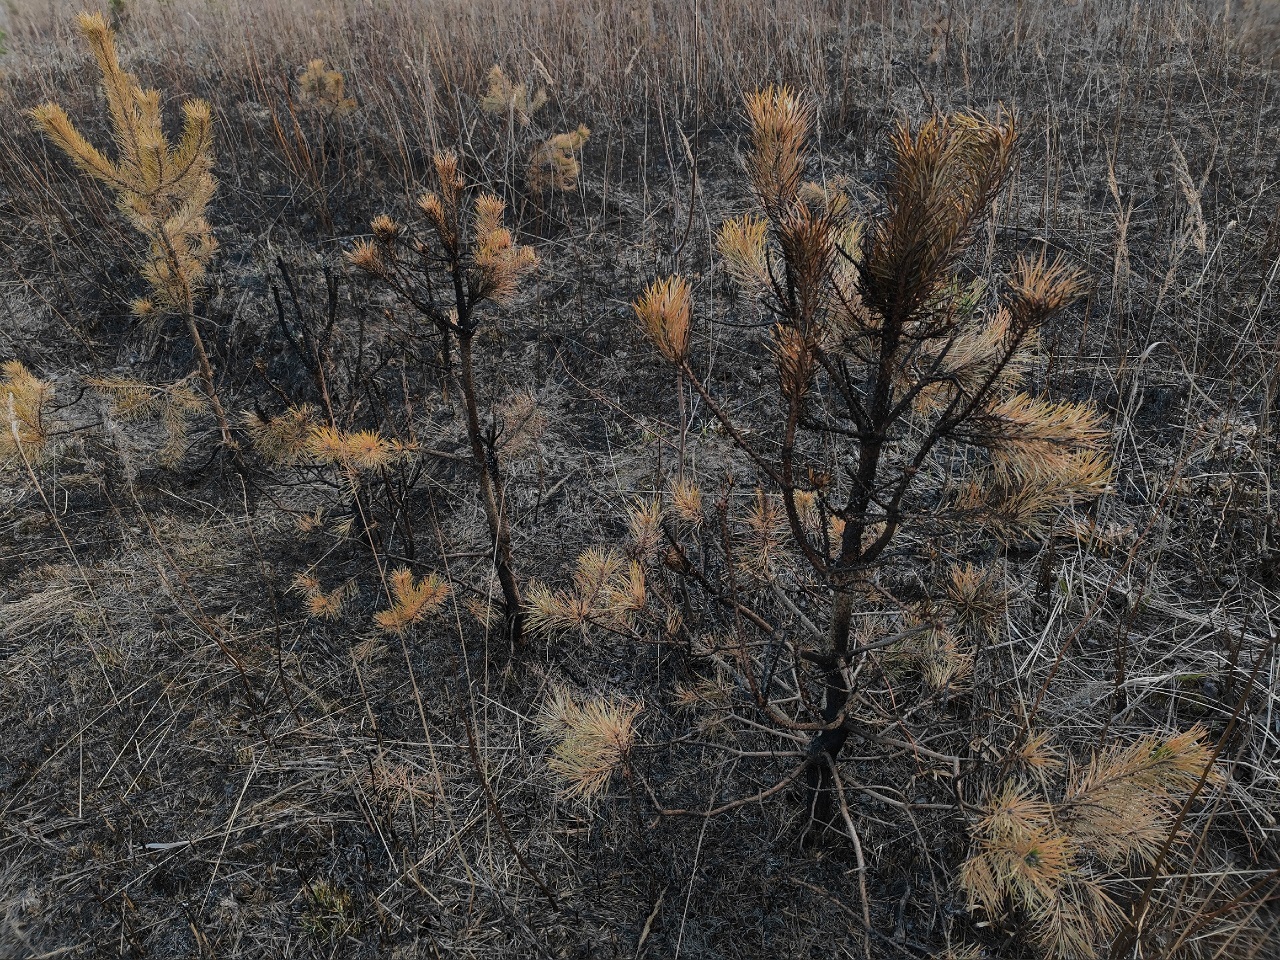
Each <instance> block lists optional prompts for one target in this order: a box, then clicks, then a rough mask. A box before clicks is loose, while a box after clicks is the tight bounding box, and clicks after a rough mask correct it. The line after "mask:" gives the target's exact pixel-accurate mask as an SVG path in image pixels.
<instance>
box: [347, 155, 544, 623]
mask: <svg viewBox="0 0 1280 960" xmlns="http://www.w3.org/2000/svg"><path fill="white" fill-rule="evenodd" d="M435 169H436V176H437V179H438V181H439V189H438V191H434V192H430V193H424V194H423V195H422V196H421V197H419V199H418V208H419V210H420V211H421V212H422V214H423V215H424V216H425V217H426V220H427V224H428V226H429V227H430V234H429V235H427V236H422V237H418V236H415V235H414V234H413V233H412V232H411V231H409V230H408V229H406V228H403V227H401V226H400V225H398V224H396V223H395V222H394V221H393V220H391V218H390V217H387V216H379V217H378V218H376V219H375V220H374V221H373V223H372V230H373V240H372V241H361V242H359V243H357V244H356V246H355V248H354V249H353V250H352V251H351V252H350V253H349V254H348V258H349V260H350V261H351V263H352V264H353V265H354V266H356V267H357V268H359V269H360V270H362V271H364V272H365V273H367V274H369V275H370V276H372V277H374V278H376V279H378V280H380V281H381V282H383V283H385V284H386V285H387V286H389V287H390V288H391V289H392V290H393V291H395V293H396V294H397V295H398V296H399V297H400V299H401V300H403V301H404V302H405V303H406V304H408V305H410V306H411V307H412V308H413V309H414V310H415V311H416V312H417V313H418V314H419V315H420V316H421V317H422V318H423V319H424V320H425V321H426V322H427V323H429V324H430V325H431V326H432V327H434V328H435V330H436V331H437V332H438V333H439V335H440V337H441V341H442V356H443V358H444V366H445V369H446V371H447V373H448V375H449V377H450V378H451V379H452V380H453V381H454V382H455V383H456V385H457V390H458V393H459V394H460V396H461V400H462V406H463V412H464V416H465V421H466V429H467V439H468V441H469V444H470V449H471V461H472V467H473V469H474V471H475V476H476V481H477V484H478V486H479V490H480V498H481V502H482V505H483V507H484V513H485V519H486V521H487V523H488V527H489V535H490V542H491V545H492V549H493V565H494V570H495V572H496V574H497V577H498V582H499V584H500V585H501V589H502V598H503V606H504V608H505V610H504V614H505V620H506V629H507V635H508V638H509V640H510V642H511V643H512V645H513V646H519V645H520V644H521V643H522V642H523V641H522V637H523V617H522V612H521V597H520V585H519V581H518V579H517V576H516V572H515V567H514V563H513V560H512V551H511V524H510V521H509V519H508V514H507V497H506V485H505V482H504V479H503V475H502V471H501V468H500V465H499V460H498V454H497V439H498V427H497V424H496V422H490V423H489V424H488V425H486V424H485V423H484V422H483V421H482V418H481V412H480V407H481V401H480V397H479V394H478V389H477V384H476V373H475V361H474V353H475V338H476V334H477V333H478V332H479V330H480V328H481V325H482V323H483V319H484V307H485V305H486V304H494V305H498V306H501V305H504V304H506V303H509V302H510V301H511V299H512V298H513V297H514V296H515V294H516V292H517V290H518V289H519V285H520V282H521V280H523V279H524V278H525V277H526V276H528V275H529V274H530V273H531V272H532V271H533V270H534V268H535V267H536V266H537V264H538V258H537V256H536V254H535V253H534V252H533V249H532V248H531V247H527V246H523V245H521V244H518V243H516V242H515V240H514V238H513V237H512V235H511V231H510V230H508V229H507V228H506V227H504V226H503V223H502V219H503V211H504V208H505V204H504V203H503V201H502V200H501V199H499V198H498V197H496V196H494V195H493V194H490V193H482V194H480V195H478V196H476V197H475V198H474V199H473V200H471V201H470V202H467V201H468V198H467V192H466V189H465V188H466V184H465V181H464V180H463V177H462V174H461V172H460V170H459V165H458V157H457V154H455V153H453V152H452V151H443V152H440V153H437V154H436V156H435ZM455 349H456V353H457V362H456V363H455V362H454V352H455Z"/></svg>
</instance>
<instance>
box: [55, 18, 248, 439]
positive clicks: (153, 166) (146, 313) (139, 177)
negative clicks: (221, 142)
mask: <svg viewBox="0 0 1280 960" xmlns="http://www.w3.org/2000/svg"><path fill="white" fill-rule="evenodd" d="M76 24H77V26H78V27H79V30H80V32H81V34H83V35H84V37H85V39H86V40H87V41H88V43H89V48H90V50H91V51H92V52H93V56H94V59H95V60H96V61H97V64H98V69H99V70H100V71H101V73H102V88H103V93H104V95H105V97H106V101H107V109H108V112H109V113H110V116H111V126H112V134H113V136H112V139H113V141H114V146H115V153H116V158H115V159H114V160H112V159H110V158H108V157H107V155H106V154H104V153H103V152H102V151H101V150H99V149H98V148H97V147H95V146H93V144H91V143H89V141H88V140H86V139H85V138H84V136H83V135H82V134H81V133H80V131H78V130H77V129H76V128H75V126H74V124H72V122H71V118H70V117H69V116H67V112H66V111H65V110H64V109H63V108H62V107H60V106H59V105H58V104H56V103H46V104H43V105H41V106H39V107H36V108H34V109H33V110H32V111H31V112H30V116H31V119H32V122H33V123H34V124H35V125H36V127H37V128H38V129H39V130H40V131H41V132H43V133H44V134H45V136H47V137H48V138H49V139H50V140H51V141H52V142H53V143H54V144H55V145H56V146H57V147H58V148H59V149H61V150H62V151H63V152H64V153H66V154H67V156H68V157H70V158H71V160H72V162H74V163H75V165H76V166H78V167H79V168H80V169H81V170H83V171H84V172H85V173H87V174H88V175H89V176H91V177H93V178H94V179H95V180H98V181H99V182H101V183H103V184H106V186H107V187H109V188H110V189H111V190H112V191H113V192H114V193H115V195H116V199H117V202H118V205H119V207H120V211H121V213H123V214H124V216H125V218H126V219H127V220H128V221H129V223H130V225H132V226H133V228H134V229H135V230H137V231H138V233H140V234H141V235H142V237H143V238H144V239H145V240H146V242H147V251H146V255H145V256H144V257H143V259H142V260H141V262H140V264H139V268H140V270H141V272H142V275H143V277H144V278H145V279H146V281H147V284H148V286H149V287H150V295H149V296H147V297H140V298H138V299H137V300H135V301H134V303H133V311H134V313H135V315H137V316H139V317H152V316H155V315H156V314H173V315H177V316H180V317H182V318H183V320H184V321H185V323H186V327H187V332H188V334H189V335H190V337H191V345H192V348H193V349H194V351H195V355H196V361H197V363H198V365H199V371H200V381H201V385H202V386H203V388H204V393H205V396H206V398H207V400H208V402H209V407H210V409H211V410H212V411H213V414H214V417H215V418H216V419H217V423H218V429H219V431H220V432H221V435H222V442H223V443H224V444H226V445H227V446H234V442H233V440H232V437H231V429H230V425H229V424H228V422H227V417H226V413H225V412H224V410H223V407H222V403H221V401H220V400H219V399H218V393H217V388H216V386H215V381H214V373H213V365H212V363H211V362H210V360H209V354H208V351H207V350H206V349H205V346H204V339H203V337H202V336H201V335H200V327H199V323H198V322H197V317H196V306H197V303H198V301H199V299H200V295H201V287H202V285H203V283H204V279H205V273H206V269H207V266H208V263H209V260H210V259H211V258H212V256H213V253H214V251H215V250H216V249H217V241H216V240H215V239H214V236H213V231H212V229H211V228H210V226H209V222H208V221H207V220H206V219H205V208H206V207H207V206H208V204H209V201H210V200H211V199H212V198H213V193H214V190H215V189H216V187H217V181H216V180H215V179H214V177H213V147H212V131H211V125H212V114H211V111H210V107H209V104H208V103H207V102H205V101H204V100H196V99H191V100H187V101H185V102H184V103H183V104H182V117H183V124H182V135H181V137H180V138H179V139H178V142H177V143H176V144H171V143H170V142H169V140H168V138H167V137H166V136H165V133H164V129H163V127H162V125H161V119H160V91H159V90H147V89H143V87H142V86H141V84H139V82H138V79H137V77H135V76H134V75H133V74H131V73H126V72H125V71H124V69H123V68H122V67H121V66H120V59H119V57H118V56H117V54H116V47H115V33H114V31H113V30H112V29H111V28H110V27H109V26H107V22H106V20H104V19H103V17H102V15H101V14H98V13H93V14H90V13H82V14H80V15H79V17H77V19H76Z"/></svg>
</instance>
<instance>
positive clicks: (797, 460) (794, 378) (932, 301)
mask: <svg viewBox="0 0 1280 960" xmlns="http://www.w3.org/2000/svg"><path fill="white" fill-rule="evenodd" d="M746 107H747V110H746V112H747V118H748V120H749V123H750V129H751V149H750V151H749V153H748V155H747V158H746V173H747V179H748V182H749V185H750V188H751V198H752V201H753V209H752V210H751V212H749V213H748V214H746V215H745V216H742V217H739V218H736V219H732V220H729V221H728V222H726V223H725V224H724V225H723V227H722V228H721V230H720V233H719V237H718V242H717V245H718V248H719V252H720V254H721V257H722V261H723V263H724V266H725V269H726V272H727V273H728V274H729V276H730V278H731V279H732V280H733V281H734V282H735V283H736V284H737V286H738V287H739V288H740V289H741V290H742V292H743V293H744V294H746V295H747V296H748V297H750V298H751V299H752V300H753V301H756V302H757V303H759V304H760V305H761V306H762V307H763V309H764V311H765V313H766V314H767V315H768V316H769V317H771V318H772V320H773V323H772V328H771V333H770V340H771V343H770V344H769V346H770V347H771V350H772V354H773V358H774V363H775V370H776V382H777V388H778V390H777V394H776V395H775V396H773V398H772V402H771V404H770V409H769V413H768V416H767V419H768V421H770V422H771V423H772V424H776V425H777V426H776V429H775V430H774V432H773V433H772V434H770V435H768V436H769V441H770V442H771V443H772V444H773V447H772V449H770V448H769V447H767V446H766V444H765V443H764V442H762V441H761V440H760V439H757V438H756V437H754V436H750V435H749V432H748V431H747V430H746V429H745V428H744V427H743V425H742V424H740V423H739V422H737V420H736V419H735V417H734V416H731V415H730V413H729V411H728V409H727V405H726V404H724V403H722V402H721V401H719V400H718V399H717V397H716V396H715V395H714V394H713V392H712V388H711V386H710V385H709V384H708V383H707V382H706V381H705V380H704V378H703V376H702V375H701V374H700V372H699V371H698V370H697V369H695V367H694V363H693V359H692V354H691V351H690V343H691V339H692V317H693V313H694V310H693V294H692V290H691V288H690V286H689V284H688V283H687V282H686V281H684V280H682V279H681V278H679V277H672V278H667V279H663V280H658V281H657V282H655V283H654V284H652V285H651V286H650V287H649V288H648V289H647V290H646V291H645V292H644V294H643V295H642V296H641V297H639V298H638V299H637V301H636V303H635V311H636V314H637V316H638V318H639V322H640V326H641V328H642V330H643V331H644V332H645V334H646V335H647V337H648V338H649V339H650V340H651V341H652V343H653V344H654V347H655V348H656V350H657V351H658V353H659V354H661V356H662V357H663V358H664V359H665V360H666V361H667V362H668V363H670V364H671V365H672V366H674V367H675V368H676V370H677V372H678V374H679V379H680V380H681V381H684V382H688V383H689V384H691V385H692V387H693V389H694V390H695V391H696V392H697V393H698V395H699V396H700V397H701V398H702V400H703V403H704V406H705V408H706V409H707V410H708V411H709V412H710V415H711V416H713V417H715V418H716V419H717V420H718V421H719V423H720V425H721V427H722V429H723V430H724V432H725V433H726V434H728V436H729V438H730V439H731V440H732V441H733V443H734V444H735V445H736V446H737V447H738V448H739V449H740V450H741V451H742V452H743V453H745V454H746V456H747V457H748V458H749V459H750V460H751V462H752V463H753V464H754V467H755V469H756V470H757V471H758V473H759V476H760V482H761V488H760V489H759V490H758V491H757V492H756V498H755V499H756V506H755V508H754V510H753V511H752V513H751V514H750V515H748V516H746V517H744V518H743V519H742V520H741V521H740V524H739V527H738V530H739V532H740V535H739V536H737V537H735V538H733V540H732V543H731V542H730V540H729V539H728V538H726V540H725V548H726V550H727V549H729V548H730V546H731V547H732V550H733V553H734V557H733V577H734V578H737V577H739V576H740V574H742V573H746V574H748V575H750V576H752V577H754V578H756V579H757V580H760V581H764V582H768V581H771V580H772V579H773V578H775V577H776V576H777V574H778V572H779V570H780V569H781V568H780V567H779V564H780V563H783V564H786V563H789V562H790V560H791V556H792V553H791V550H790V549H789V546H788V543H787V540H788V539H789V540H790V544H791V545H794V547H795V549H796V550H797V551H798V552H799V554H800V555H801V556H802V557H803V559H804V560H805V561H807V563H808V564H809V566H810V567H812V569H813V570H814V571H815V572H816V574H817V575H818V576H819V578H820V579H821V580H822V581H824V582H825V584H826V585H827V586H828V587H829V588H830V590H831V596H832V602H831V607H830V609H829V611H828V616H827V620H826V625H825V634H826V639H825V644H824V647H825V649H823V650H822V651H820V652H818V651H813V652H806V654H805V655H804V659H807V660H809V661H810V662H811V663H813V664H815V665H817V667H818V669H819V671H820V677H821V679H820V687H821V689H822V691H823V702H822V705H821V708H820V710H819V712H818V716H817V717H816V718H807V719H806V718H796V717H787V716H785V715H784V714H783V713H782V712H781V711H778V710H777V709H776V708H774V707H773V706H772V705H767V704H762V706H765V707H766V709H767V710H768V713H769V716H770V717H771V719H772V721H773V722H775V723H780V724H782V725H784V726H786V725H789V726H790V727H791V729H792V730H797V731H798V730H810V731H812V730H814V728H815V726H816V727H817V730H816V732H815V733H813V734H812V741H811V744H810V749H809V754H808V755H809V762H808V767H807V773H806V776H807V779H808V785H809V791H810V803H811V809H812V810H813V812H814V815H815V818H816V819H817V820H818V821H820V822H824V823H825V822H830V818H831V816H832V804H833V796H832V788H833V771H834V764H835V761H836V759H837V758H838V757H839V755H840V752H841V750H842V749H843V747H844V745H845V743H846V741H847V739H848V737H849V734H850V729H849V726H848V725H847V724H848V716H849V711H850V708H851V705H852V698H853V696H854V690H853V689H852V688H851V685H850V682H849V677H850V672H851V668H853V667H854V666H855V664H854V662H853V661H854V660H855V659H856V658H857V657H858V656H859V654H857V653H856V652H855V651H856V649H857V647H858V646H860V645H855V644H853V643H852V642H851V638H852V636H853V630H852V623H853V615H854V611H855V610H856V609H858V608H859V607H860V606H869V605H870V603H869V600H870V595H869V594H870V591H869V590H868V585H869V581H870V579H871V577H872V574H873V571H874V570H875V569H876V568H877V566H878V565H879V564H881V563H882V562H883V559H884V558H885V557H886V555H887V554H886V551H888V550H889V548H890V547H891V546H895V545H897V544H899V543H901V541H902V539H903V538H902V534H903V533H904V531H907V532H912V533H913V534H916V535H923V536H924V537H925V539H926V540H928V541H930V542H933V543H936V542H937V538H938V537H939V536H940V535H941V534H943V533H945V532H947V531H951V532H954V533H959V532H962V531H966V530H967V531H970V535H971V534H972V532H974V531H977V530H980V529H986V530H988V531H989V532H992V533H995V534H997V535H1003V536H1006V537H1012V536H1025V535H1028V534H1031V533H1034V532H1036V530H1037V528H1038V526H1039V524H1041V523H1042V522H1043V521H1044V519H1045V518H1046V517H1047V516H1050V515H1052V514H1054V513H1056V512H1058V511H1060V510H1061V509H1063V508H1066V507H1069V506H1070V505H1071V504H1072V503H1074V502H1076V501H1079V500H1083V499H1086V498H1089V497H1092V496H1095V495H1097V494H1098V493H1100V492H1101V491H1102V490H1103V489H1105V487H1106V485H1107V483H1108V482H1109V479H1110V469H1109V466H1108V463H1107V461H1106V458H1105V456H1104V455H1103V453H1102V451H1101V443H1102V440H1103V438H1104V436H1105V433H1104V430H1103V428H1102V426H1101V421H1100V419H1099V417H1098V415H1097V413H1096V412H1095V411H1094V410H1092V409H1091V408H1088V407H1085V406H1081V405H1078V404H1071V403H1055V402H1050V401H1046V400H1043V399H1040V398H1036V397H1032V396H1030V395H1028V394H1026V393H1024V392H1020V389H1019V386H1020V383H1021V380H1022V377H1023V374H1024V372H1025V370H1026V369H1027V367H1028V365H1029V363H1030V361H1031V359H1032V357H1033V356H1034V350H1035V345H1036V331H1037V329H1038V328H1039V327H1040V326H1041V325H1042V324H1044V323H1045V322H1046V321H1047V320H1049V319H1051V318H1052V317H1054V316H1055V315H1057V314H1058V313H1059V312H1060V311H1062V310H1063V309H1064V308H1065V307H1066V306H1067V305H1068V304H1070V303H1071V302H1072V301H1073V300H1074V299H1075V298H1076V297H1077V296H1078V295H1079V293H1080V291H1081V289H1082V286H1083V284H1082V279H1081V277H1080V275H1079V274H1078V273H1076V272H1075V271H1074V270H1071V269H1069V268H1068V267H1066V266H1065V265H1063V264H1062V263H1061V262H1060V261H1048V260H1046V259H1045V258H1044V257H1021V258H1019V259H1018V260H1017V262H1016V263H1015V264H1014V266H1013V268H1012V270H1011V271H1010V274H1009V276H1008V279H1007V283H1006V286H1005V289H1004V291H1003V292H1001V293H1000V294H999V295H996V293H995V292H994V291H992V290H989V289H987V287H986V286H985V285H984V284H982V283H981V282H978V281H974V282H969V281H965V280H964V279H962V277H961V276H960V272H959V269H958V268H959V264H960V261H961V258H962V256H963V255H964V254H965V252H966V251H967V250H968V249H969V247H970V244H971V243H972V240H973V238H974V235H975V233H976V231H977V229H978V228H979V227H980V226H981V225H982V224H983V223H984V222H985V219H986V217H987V216H988V215H989V211H990V209H991V206H992V203H993V202H994V200H995V199H996V198H997V197H998V196H999V194H1000V192H1001V190H1002V187H1003V185H1004V183H1005V180H1006V178H1007V177H1008V175H1009V171H1010V168H1011V166H1012V163H1013V157H1014V148H1015V144H1016V139H1017V138H1016V135H1015V132H1014V126H1013V123H1012V121H1011V120H1009V119H1008V118H999V119H997V120H994V121H993V120H989V119H986V118H983V117H980V116H977V115H972V114H957V115H952V116H945V117H941V116H940V117H934V118H932V119H930V120H928V121H926V122H925V123H923V124H922V125H920V126H919V127H918V128H917V129H914V130H912V129H910V128H908V127H905V126H904V127H902V128H900V129H899V130H898V131H897V133H896V134H895V135H894V136H893V138H892V141H891V145H892V150H893V154H894V163H893V167H892V171H891V173H890V175H889V177H888V180H887V182H886V184H885V187H884V193H883V205H882V209H881V211H880V212H879V213H878V214H875V215H872V216H870V217H867V218H864V219H860V218H858V217H856V216H855V215H854V211H853V204H852V202H851V201H850V199H849V197H848V196H847V195H845V194H844V193H843V192H842V191H841V190H840V189H839V184H828V185H826V186H823V185H819V184H816V183H810V182H806V180H805V173H806V165H807V160H808V136H809V130H810V128H811V127H812V124H813V110H812V107H811V106H810V105H809V104H808V103H806V102H805V101H804V100H803V99H802V98H801V97H799V96H797V95H796V94H794V93H793V92H791V91H790V90H788V89H787V88H785V87H783V88H778V87H770V88H768V89H766V90H763V91H760V92H758V93H755V94H752V95H751V96H749V97H748V98H747V102H746ZM682 456H683V447H682ZM957 468H960V469H963V470H964V471H965V473H966V474H967V476H965V477H962V478H961V480H962V482H957V481H956V480H955V479H954V478H953V477H952V476H951V473H952V472H954V471H955V470H956V469H957ZM681 469H682V470H683V463H682V464H681ZM842 477H847V480H841V479H840V478H842ZM931 480H932V482H930V481H931ZM766 488H769V492H768V493H766ZM786 532H789V535H790V536H789V538H788V537H787V536H786ZM673 534H674V531H673ZM688 552H689V551H684V552H681V551H680V550H677V555H676V556H675V557H674V558H673V560H672V562H671V563H669V564H668V566H670V567H672V568H673V569H675V570H677V571H681V570H683V571H686V572H689V571H691V570H692V568H691V566H690V564H689V563H688V560H687V554H688ZM694 552H696V551H694ZM971 579H972V577H962V578H961V581H960V583H959V584H958V585H957V590H958V591H960V592H961V596H962V597H963V596H964V595H965V594H973V592H974V590H975V587H974V585H972V584H970V583H968V581H969V580H971ZM704 586H705V584H704ZM719 589H720V593H721V595H727V596H733V595H735V594H736V591H737V589H738V587H737V585H736V582H735V580H734V579H730V580H729V581H728V582H727V583H725V584H723V585H721V587H720V588H719ZM974 599H975V603H974V605H973V608H972V609H971V611H970V613H971V615H973V616H978V615H981V609H980V605H979V603H978V600H977V598H976V597H975V598H974ZM912 630H913V632H912V633H911V635H912V637H913V638H914V639H913V642H912V644H911V645H910V646H909V647H901V648H900V650H899V652H900V653H901V655H902V657H904V658H905V660H904V662H906V663H909V664H910V665H912V669H918V670H919V671H920V672H921V674H922V675H923V676H924V677H925V679H926V681H927V682H929V683H930V684H933V685H939V686H940V687H941V688H943V689H945V688H946V687H947V686H948V685H949V684H950V683H951V682H953V681H955V680H958V679H962V678H963V675H964V673H965V672H967V666H966V658H967V654H966V653H965V652H964V651H963V650H961V649H960V648H959V647H958V646H957V643H956V640H955V637H954V636H951V635H950V634H949V632H948V631H947V630H943V629H938V628H937V626H936V625H935V626H930V625H928V624H921V625H920V626H918V627H913V628H912Z"/></svg>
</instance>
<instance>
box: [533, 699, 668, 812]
mask: <svg viewBox="0 0 1280 960" xmlns="http://www.w3.org/2000/svg"><path fill="white" fill-rule="evenodd" d="M643 710H644V704H643V703H640V702H632V701H629V700H622V699H617V698H592V699H588V700H585V701H582V702H580V701H578V700H576V699H574V698H573V697H572V696H570V694H569V693H568V691H566V690H564V689H560V690H557V691H556V692H555V693H554V694H552V696H550V697H549V698H548V699H547V700H546V701H545V702H544V704H543V707H542V710H541V712H540V714H539V716H538V729H539V732H540V733H541V734H542V736H543V737H544V738H546V739H547V740H548V741H550V742H551V758H550V759H549V760H548V761H547V767H548V768H549V769H550V771H551V772H552V774H554V775H555V776H556V778H557V779H559V780H560V783H561V788H562V792H563V794H564V796H566V797H577V798H579V799H582V800H590V799H592V798H593V797H595V796H597V795H598V794H600V793H602V792H603V791H604V790H605V788H606V787H607V786H608V785H609V781H610V779H611V778H612V777H613V774H614V773H615V772H617V771H618V770H619V769H620V768H625V766H626V763H627V757H628V756H629V755H630V753H631V750H632V747H633V746H634V745H635V739H636V730H635V722H636V719H637V718H638V717H639V716H640V713H641V712H642V711H643Z"/></svg>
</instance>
